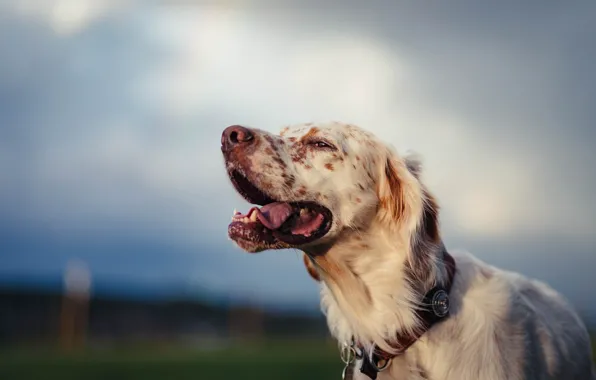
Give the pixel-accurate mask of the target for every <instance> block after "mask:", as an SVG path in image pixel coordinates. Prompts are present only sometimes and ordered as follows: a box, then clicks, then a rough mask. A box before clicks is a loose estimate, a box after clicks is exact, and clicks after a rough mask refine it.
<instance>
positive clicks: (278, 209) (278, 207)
mask: <svg viewBox="0 0 596 380" xmlns="http://www.w3.org/2000/svg"><path fill="white" fill-rule="evenodd" d="M290 215H292V206H290V205H289V204H288V203H284V202H274V203H269V204H268V205H265V206H263V207H261V208H260V209H259V213H258V214H257V218H259V221H260V222H261V223H263V225H264V226H265V227H267V228H269V229H270V230H276V229H278V228H279V227H281V225H282V224H283V223H284V222H285V221H286V220H287V219H288V218H289V217H290Z"/></svg>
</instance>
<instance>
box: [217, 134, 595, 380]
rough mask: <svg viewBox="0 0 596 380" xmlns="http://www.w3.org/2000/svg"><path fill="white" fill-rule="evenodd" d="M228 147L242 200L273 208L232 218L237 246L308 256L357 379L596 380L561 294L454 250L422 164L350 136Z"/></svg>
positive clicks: (269, 139)
mask: <svg viewBox="0 0 596 380" xmlns="http://www.w3.org/2000/svg"><path fill="white" fill-rule="evenodd" d="M221 142H222V152H223V154H224V158H225V165H226V169H227V172H228V175H229V177H230V179H231V181H232V183H233V184H234V186H235V188H236V190H237V191H238V192H239V193H240V194H241V195H242V196H243V197H244V198H245V199H246V200H247V201H249V202H250V203H253V204H256V205H259V206H261V207H256V206H255V207H253V208H252V209H251V210H250V211H248V212H247V213H246V214H241V213H236V215H234V216H233V217H232V223H231V224H230V225H229V227H228V234H229V236H230V238H231V239H232V240H234V241H235V242H236V244H237V245H238V246H240V247H241V248H242V249H244V250H246V251H248V252H259V251H263V250H267V249H282V248H297V249H300V250H302V251H304V253H305V256H304V258H305V264H306V266H307V269H308V271H309V273H310V274H311V276H312V277H313V278H314V279H316V280H317V281H320V283H321V303H322V308H323V311H324V312H325V314H326V316H327V321H328V324H329V328H330V330H331V333H332V334H333V336H334V337H335V338H336V339H337V340H338V341H339V342H340V343H341V344H342V345H343V347H344V348H343V350H344V354H346V353H347V354H350V353H352V354H353V355H352V356H354V357H355V360H351V359H350V360H347V361H348V362H349V363H350V365H351V367H350V370H351V371H352V372H353V376H354V378H355V379H368V378H377V377H378V378H379V379H408V380H411V379H427V380H479V379H482V380H506V379H507V380H521V379H524V380H530V379H536V380H538V379H560V380H563V379H564V380H574V379H575V380H588V379H593V378H596V376H594V372H593V369H592V363H591V348H590V340H589V335H588V332H587V330H586V327H585V326H584V324H583V323H582V321H581V320H580V318H579V317H578V315H577V314H576V312H575V311H574V310H573V309H572V307H571V306H570V305H569V304H568V303H567V302H566V301H565V300H564V299H563V298H562V297H561V296H560V295H559V294H558V293H557V292H555V291H554V290H552V289H551V288H550V287H548V286H547V285H545V284H544V283H541V282H539V281H536V280H532V279H528V278H525V277H523V276H521V275H519V274H515V273H511V272H506V271H503V270H500V269H497V268H495V267H492V266H490V265H487V264H486V263H484V262H481V261H479V260H478V259H476V258H474V257H473V256H471V255H469V254H467V253H458V254H456V255H455V254H454V255H451V254H450V253H448V252H447V251H446V250H445V247H444V246H443V243H442V240H441V236H440V233H439V224H438V211H439V208H438V206H437V204H436V202H435V200H434V198H433V197H432V195H431V194H430V192H429V191H428V190H427V189H426V188H425V186H424V185H423V184H422V183H421V180H420V165H419V163H418V162H417V161H416V160H414V159H411V158H407V157H406V158H403V157H400V156H399V155H397V154H396V153H394V152H393V151H392V150H391V149H390V148H389V147H388V146H387V145H385V144H383V143H382V142H381V141H379V140H378V139H377V138H376V137H375V136H373V135H372V134H370V133H368V132H366V131H364V130H362V129H360V128H358V127H355V126H352V125H344V124H339V123H328V124H317V125H314V124H304V125H297V126H293V127H286V128H284V129H283V130H282V131H281V133H280V135H273V134H270V133H268V132H265V131H262V130H258V129H249V128H246V127H242V126H232V127H228V128H227V129H225V131H224V132H223V135H222V140H221ZM348 356H349V355H348Z"/></svg>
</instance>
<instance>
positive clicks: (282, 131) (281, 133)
mask: <svg viewBox="0 0 596 380" xmlns="http://www.w3.org/2000/svg"><path fill="white" fill-rule="evenodd" d="M289 130H290V127H284V128H283V129H282V130H281V132H280V133H279V135H280V136H283V135H285V134H286V133H287V132H288V131H289Z"/></svg>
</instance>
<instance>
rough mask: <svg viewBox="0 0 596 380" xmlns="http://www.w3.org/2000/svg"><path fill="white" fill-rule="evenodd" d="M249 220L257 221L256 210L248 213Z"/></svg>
mask: <svg viewBox="0 0 596 380" xmlns="http://www.w3.org/2000/svg"><path fill="white" fill-rule="evenodd" d="M250 221H251V222H256V221H257V213H256V212H254V211H253V212H252V213H251V214H250Z"/></svg>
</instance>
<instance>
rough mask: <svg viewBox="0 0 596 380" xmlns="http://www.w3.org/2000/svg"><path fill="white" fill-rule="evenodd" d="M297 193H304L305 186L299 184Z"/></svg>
mask: <svg viewBox="0 0 596 380" xmlns="http://www.w3.org/2000/svg"><path fill="white" fill-rule="evenodd" d="M298 194H300V195H306V187H304V186H300V188H299V189H298Z"/></svg>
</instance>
